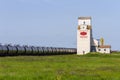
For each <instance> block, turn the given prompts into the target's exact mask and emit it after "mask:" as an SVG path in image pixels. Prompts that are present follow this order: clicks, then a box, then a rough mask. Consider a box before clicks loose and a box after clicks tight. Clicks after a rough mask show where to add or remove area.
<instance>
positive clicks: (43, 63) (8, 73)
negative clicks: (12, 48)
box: [0, 53, 120, 80]
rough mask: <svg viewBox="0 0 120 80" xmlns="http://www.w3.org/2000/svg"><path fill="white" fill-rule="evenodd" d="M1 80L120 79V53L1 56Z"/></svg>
mask: <svg viewBox="0 0 120 80" xmlns="http://www.w3.org/2000/svg"><path fill="white" fill-rule="evenodd" d="M0 80H120V53H114V54H109V55H105V54H96V53H95V54H94V53H92V54H87V55H81V56H77V55H57V56H16V57H0Z"/></svg>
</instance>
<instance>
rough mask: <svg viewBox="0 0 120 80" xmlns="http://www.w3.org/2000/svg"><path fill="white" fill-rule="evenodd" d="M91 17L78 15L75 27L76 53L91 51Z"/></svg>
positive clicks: (81, 53)
mask: <svg viewBox="0 0 120 80" xmlns="http://www.w3.org/2000/svg"><path fill="white" fill-rule="evenodd" d="M91 25H92V24H91V17H79V18H78V29H77V55H83V54H86V53H89V52H90V51H91V43H92V26H91Z"/></svg>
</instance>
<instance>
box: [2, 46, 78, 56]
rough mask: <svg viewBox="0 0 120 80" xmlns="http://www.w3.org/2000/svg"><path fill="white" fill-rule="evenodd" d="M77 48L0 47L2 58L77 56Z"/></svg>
mask: <svg viewBox="0 0 120 80" xmlns="http://www.w3.org/2000/svg"><path fill="white" fill-rule="evenodd" d="M76 52H77V49H76V48H58V47H35V46H27V45H25V46H20V45H14V46H13V45H0V56H17V55H59V54H76Z"/></svg>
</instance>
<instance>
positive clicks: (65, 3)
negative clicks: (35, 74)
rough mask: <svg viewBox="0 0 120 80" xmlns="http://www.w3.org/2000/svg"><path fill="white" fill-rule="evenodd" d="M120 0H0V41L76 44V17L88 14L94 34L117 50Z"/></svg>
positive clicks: (60, 45) (61, 45) (118, 47)
mask: <svg viewBox="0 0 120 80" xmlns="http://www.w3.org/2000/svg"><path fill="white" fill-rule="evenodd" d="M119 8H120V0H0V43H2V44H9V43H11V44H20V45H33V46H48V47H51V46H52V47H68V48H76V46H77V37H76V36H77V35H76V34H77V26H78V17H80V16H91V17H92V28H93V37H94V38H95V39H99V38H101V37H103V38H104V39H105V44H109V45H111V46H112V50H120V46H119V41H120V36H119V35H120V20H119V19H120V9H119Z"/></svg>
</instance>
